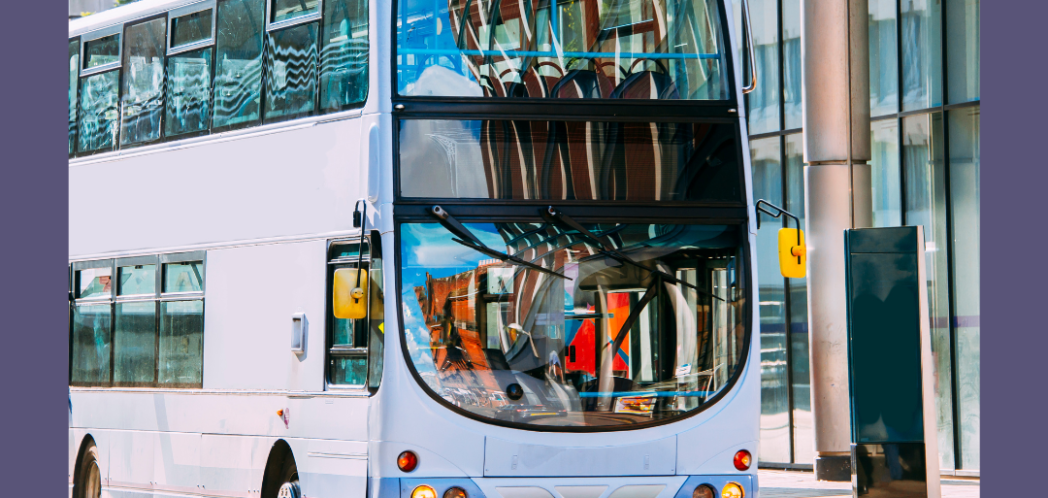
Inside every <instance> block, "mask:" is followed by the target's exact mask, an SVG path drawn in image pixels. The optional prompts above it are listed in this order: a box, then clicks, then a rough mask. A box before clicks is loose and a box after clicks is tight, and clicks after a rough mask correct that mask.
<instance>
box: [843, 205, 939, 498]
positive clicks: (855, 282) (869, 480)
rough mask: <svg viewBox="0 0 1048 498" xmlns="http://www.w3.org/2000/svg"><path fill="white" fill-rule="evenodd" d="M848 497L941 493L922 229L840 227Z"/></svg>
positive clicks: (933, 496) (930, 497) (920, 497)
mask: <svg viewBox="0 0 1048 498" xmlns="http://www.w3.org/2000/svg"><path fill="white" fill-rule="evenodd" d="M844 251H845V266H846V274H847V279H848V296H847V301H848V370H849V372H848V373H849V392H850V394H851V430H852V445H851V458H852V466H851V467H852V494H853V495H854V496H870V497H878V498H879V497H883V498H940V490H939V446H938V442H937V437H936V436H937V427H936V422H935V421H936V413H935V392H934V377H933V371H934V365H933V363H932V351H931V334H930V331H929V328H928V327H929V321H928V299H927V288H926V286H927V281H928V279H927V277H926V276H925V268H924V261H925V258H924V231H923V229H922V227H920V226H916V227H890V228H860V229H854V230H845V233H844Z"/></svg>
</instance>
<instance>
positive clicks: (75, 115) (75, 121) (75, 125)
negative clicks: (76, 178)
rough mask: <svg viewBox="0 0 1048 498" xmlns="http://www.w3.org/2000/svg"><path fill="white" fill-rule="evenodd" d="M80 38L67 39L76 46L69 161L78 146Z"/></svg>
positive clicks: (81, 46) (82, 46)
mask: <svg viewBox="0 0 1048 498" xmlns="http://www.w3.org/2000/svg"><path fill="white" fill-rule="evenodd" d="M80 38H81V37H79V36H74V37H71V38H69V43H70V44H74V43H75V44H76V54H77V55H76V92H75V93H74V95H73V98H74V99H76V101H75V103H74V104H73V105H74V111H73V129H72V132H73V136H72V138H73V147H72V148H71V150H70V151H69V158H70V159H72V158H74V157H76V153H77V146H78V145H79V144H80V71H81V70H82V69H81V68H82V67H83V63H82V62H81V61H82V60H83V50H84V45H83V42H82V41H81V39H80Z"/></svg>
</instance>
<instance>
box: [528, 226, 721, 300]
mask: <svg viewBox="0 0 1048 498" xmlns="http://www.w3.org/2000/svg"><path fill="white" fill-rule="evenodd" d="M539 213H540V214H541V215H542V219H544V220H546V221H548V222H550V223H553V224H554V225H559V226H560V227H562V228H571V229H572V230H575V231H577V232H579V233H580V234H582V236H584V237H586V238H587V239H590V240H592V241H593V242H594V243H595V244H596V245H597V246H599V247H600V248H601V250H600V251H598V253H599V254H601V255H604V256H607V257H609V258H611V259H614V260H615V261H618V262H620V263H626V264H630V265H633V266H636V267H637V268H640V269H643V270H647V271H648V272H649V273H652V274H656V275H658V276H660V277H662V279H663V280H666V281H669V282H672V283H675V284H679V285H683V286H685V287H688V288H690V289H694V290H695V291H696V292H698V293H700V294H704V295H706V296H709V297H712V298H714V299H718V300H721V301H724V299H723V298H721V297H718V296H716V295H713V294H711V293H709V292H706V291H705V290H702V289H700V288H699V287H698V286H696V285H694V284H690V283H688V282H685V281H683V280H681V279H679V278H677V277H674V276H673V275H670V274H669V273H666V272H664V271H662V270H660V269H658V268H652V267H649V266H648V265H645V264H643V263H639V262H637V261H636V260H634V259H633V258H631V257H629V256H627V255H625V254H622V253H621V252H619V251H618V250H616V249H615V248H614V247H612V246H611V244H608V243H607V242H606V241H605V240H604V238H603V237H598V236H596V235H594V234H593V232H590V231H589V230H587V229H586V227H584V226H582V224H581V223H579V222H577V221H575V220H574V219H572V218H571V217H570V216H568V215H566V214H564V213H563V212H561V211H558V210H557V209H555V208H554V207H553V206H550V207H548V208H546V209H542V210H540V211H539Z"/></svg>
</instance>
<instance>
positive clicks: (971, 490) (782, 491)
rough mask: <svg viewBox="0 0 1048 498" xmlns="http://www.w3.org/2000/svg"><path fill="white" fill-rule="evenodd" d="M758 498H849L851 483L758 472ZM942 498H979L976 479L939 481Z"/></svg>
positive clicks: (799, 474) (801, 474) (800, 473)
mask: <svg viewBox="0 0 1048 498" xmlns="http://www.w3.org/2000/svg"><path fill="white" fill-rule="evenodd" d="M757 479H758V481H759V483H760V491H759V496H758V498H822V497H834V498H840V497H850V496H851V495H852V489H851V483H847V482H819V481H816V480H815V474H814V473H812V472H811V471H796V470H763V469H762V470H759V471H758V472H757ZM941 482H942V498H979V480H978V479H959V478H955V477H943V478H942V481H941Z"/></svg>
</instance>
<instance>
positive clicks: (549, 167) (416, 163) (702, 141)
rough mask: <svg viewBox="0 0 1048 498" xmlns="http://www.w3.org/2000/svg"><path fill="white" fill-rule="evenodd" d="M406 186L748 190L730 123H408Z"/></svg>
mask: <svg viewBox="0 0 1048 498" xmlns="http://www.w3.org/2000/svg"><path fill="white" fill-rule="evenodd" d="M400 126H401V129H400V130H401V131H400V135H399V138H400V144H399V147H400V150H399V152H400V165H401V168H402V174H401V175H400V181H401V187H400V188H401V190H400V192H401V194H402V195H404V196H409V197H458V198H480V199H562V200H575V199H578V200H644V201H669V200H698V199H709V200H722V201H737V200H739V199H740V196H742V192H743V191H742V185H741V183H740V181H741V178H740V176H741V175H740V172H741V167H742V162H741V161H740V160H739V158H738V149H736V147H737V145H736V143H737V142H736V130H735V129H734V128H732V126H731V125H728V124H712V125H711V124H694V123H614V122H612V123H608V122H570V121H569V122H557V121H553V122H550V121H503V120H484V121H481V120H472V121H459V120H403V121H401V122H400Z"/></svg>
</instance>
